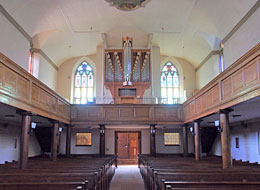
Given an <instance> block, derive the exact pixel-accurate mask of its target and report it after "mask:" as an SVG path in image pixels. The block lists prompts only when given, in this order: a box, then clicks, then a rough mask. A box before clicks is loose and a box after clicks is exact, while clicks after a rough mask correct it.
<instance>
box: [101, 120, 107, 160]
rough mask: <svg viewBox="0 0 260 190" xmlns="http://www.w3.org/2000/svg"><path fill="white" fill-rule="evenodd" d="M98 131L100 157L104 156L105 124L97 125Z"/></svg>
mask: <svg viewBox="0 0 260 190" xmlns="http://www.w3.org/2000/svg"><path fill="white" fill-rule="evenodd" d="M99 126H100V127H99V132H100V143H99V155H100V157H104V156H105V149H106V147H105V145H106V143H105V125H99Z"/></svg>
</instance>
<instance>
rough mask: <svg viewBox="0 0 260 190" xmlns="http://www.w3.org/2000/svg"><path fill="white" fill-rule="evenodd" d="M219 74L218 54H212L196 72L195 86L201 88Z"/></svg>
mask: <svg viewBox="0 0 260 190" xmlns="http://www.w3.org/2000/svg"><path fill="white" fill-rule="evenodd" d="M218 74H219V55H213V56H211V57H210V59H209V60H208V61H207V62H206V63H205V64H204V65H203V66H202V67H201V68H200V69H199V70H198V71H197V72H196V79H197V80H196V81H197V83H196V86H197V89H201V88H202V87H203V86H205V85H206V84H208V83H209V82H210V81H211V80H212V79H214V78H215V77H216V76H217V75H218Z"/></svg>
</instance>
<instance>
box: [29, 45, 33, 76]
mask: <svg viewBox="0 0 260 190" xmlns="http://www.w3.org/2000/svg"><path fill="white" fill-rule="evenodd" d="M28 72H29V73H30V74H33V52H32V51H31V50H30V52H29V67H28Z"/></svg>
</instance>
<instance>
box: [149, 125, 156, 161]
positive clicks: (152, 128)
mask: <svg viewBox="0 0 260 190" xmlns="http://www.w3.org/2000/svg"><path fill="white" fill-rule="evenodd" d="M155 126H156V125H155V124H152V125H150V154H151V156H156V142H155V134H156V129H155Z"/></svg>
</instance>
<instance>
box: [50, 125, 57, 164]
mask: <svg viewBox="0 0 260 190" xmlns="http://www.w3.org/2000/svg"><path fill="white" fill-rule="evenodd" d="M58 128H59V123H58V122H57V121H54V122H53V123H52V138H51V159H52V160H53V161H56V160H57V150H58V138H59V134H58Z"/></svg>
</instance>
